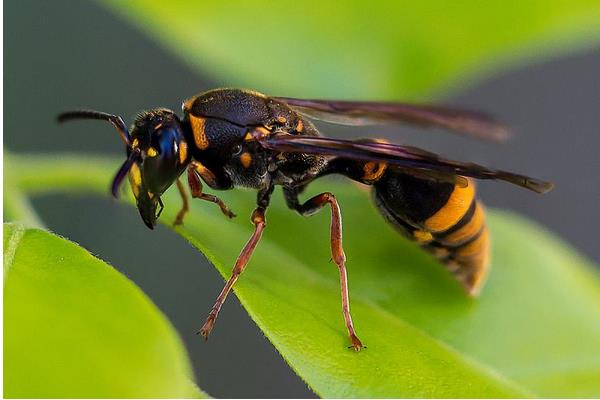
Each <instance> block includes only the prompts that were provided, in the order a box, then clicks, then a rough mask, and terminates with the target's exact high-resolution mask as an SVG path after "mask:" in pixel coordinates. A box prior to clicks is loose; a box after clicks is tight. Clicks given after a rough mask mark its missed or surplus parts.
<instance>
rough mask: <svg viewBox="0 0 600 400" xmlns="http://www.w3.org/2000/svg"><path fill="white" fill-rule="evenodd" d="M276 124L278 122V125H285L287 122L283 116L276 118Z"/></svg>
mask: <svg viewBox="0 0 600 400" xmlns="http://www.w3.org/2000/svg"><path fill="white" fill-rule="evenodd" d="M277 122H279V123H280V124H285V123H286V122H287V118H286V117H284V116H283V115H280V116H279V117H277Z"/></svg>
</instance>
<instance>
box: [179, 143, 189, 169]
mask: <svg viewBox="0 0 600 400" xmlns="http://www.w3.org/2000/svg"><path fill="white" fill-rule="evenodd" d="M187 154H188V148H187V143H186V142H185V141H183V140H182V141H181V142H179V164H183V163H185V160H187Z"/></svg>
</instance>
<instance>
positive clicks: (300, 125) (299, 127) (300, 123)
mask: <svg viewBox="0 0 600 400" xmlns="http://www.w3.org/2000/svg"><path fill="white" fill-rule="evenodd" d="M303 130H304V124H303V123H302V120H301V119H300V120H298V125H296V132H302V131H303Z"/></svg>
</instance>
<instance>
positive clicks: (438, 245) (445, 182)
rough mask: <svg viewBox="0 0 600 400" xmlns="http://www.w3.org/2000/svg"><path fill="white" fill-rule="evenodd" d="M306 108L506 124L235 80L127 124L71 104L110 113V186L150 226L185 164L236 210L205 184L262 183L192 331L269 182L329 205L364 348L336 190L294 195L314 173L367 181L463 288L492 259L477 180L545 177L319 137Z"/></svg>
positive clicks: (294, 201)
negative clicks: (121, 150)
mask: <svg viewBox="0 0 600 400" xmlns="http://www.w3.org/2000/svg"><path fill="white" fill-rule="evenodd" d="M311 118H312V119H318V120H324V121H327V122H332V123H339V124H347V125H367V124H374V123H380V122H388V123H395V122H399V123H410V124H415V125H421V126H433V127H440V128H445V129H448V130H451V131H455V132H462V133H465V134H469V135H472V136H476V137H480V138H484V139H491V140H502V139H503V138H505V137H506V136H507V134H508V130H507V129H506V128H505V127H504V126H503V125H502V124H500V123H498V122H496V121H495V120H494V119H492V118H491V117H489V116H487V115H485V114H481V113H477V112H472V111H464V110H456V109H451V108H445V107H436V106H418V105H412V104H406V103H383V102H358V101H326V100H303V99H295V98H284V97H268V96H265V95H263V94H261V93H258V92H254V91H249V90H240V89H215V90H210V91H208V92H204V93H201V94H200V95H197V96H194V97H192V98H190V99H188V100H186V101H184V103H183V117H182V118H180V117H178V116H177V115H176V114H175V113H174V112H173V111H171V110H168V109H165V108H156V109H152V110H149V111H144V112H142V113H140V114H139V115H138V116H137V117H136V118H135V121H134V123H133V125H132V126H131V128H130V129H127V127H126V125H125V123H124V122H123V119H122V118H121V117H119V116H116V115H112V114H107V113H103V112H98V111H89V110H81V111H68V112H64V113H62V114H60V115H59V116H58V120H59V121H60V122H63V121H67V120H73V119H100V120H106V121H109V122H110V123H112V124H113V125H114V127H115V128H116V129H117V131H118V133H119V135H120V137H121V140H122V141H123V142H124V143H125V146H126V150H127V159H126V160H125V162H124V163H123V165H122V166H121V168H120V169H119V170H118V172H117V174H116V176H115V178H114V180H113V182H112V188H111V192H112V194H113V196H115V197H117V195H118V191H119V186H120V185H121V183H122V181H123V180H124V178H125V177H126V176H128V177H129V182H130V184H131V188H132V190H133V194H134V196H135V198H136V205H137V208H138V210H139V213H140V216H141V217H142V220H143V221H144V223H145V224H146V226H148V228H150V229H153V228H154V226H155V225H156V220H157V218H158V217H159V215H160V212H161V211H162V209H163V203H162V201H161V195H162V194H163V193H164V192H165V191H166V190H167V189H168V188H169V187H170V186H171V185H172V184H173V183H174V182H175V183H176V185H177V187H178V189H179V192H180V194H181V197H182V199H183V207H182V208H181V210H180V211H179V213H178V214H177V218H176V220H175V224H181V223H182V221H183V217H184V215H185V214H186V212H187V211H188V199H187V194H186V190H185V188H184V185H183V184H182V182H181V180H180V179H179V177H180V175H181V174H183V173H184V171H186V169H187V180H188V184H189V187H190V191H191V194H192V197H193V198H197V199H201V200H205V201H209V202H212V203H215V204H217V205H218V206H219V207H220V209H221V211H222V212H223V214H225V215H226V216H227V217H229V218H232V217H233V216H234V214H233V213H232V212H231V210H230V209H229V208H228V207H227V205H226V204H225V203H224V202H223V201H222V200H221V199H219V198H218V197H216V196H214V195H212V194H208V193H205V192H204V190H203V184H202V182H204V183H205V184H206V185H208V186H209V187H210V188H212V189H214V190H228V189H232V188H234V187H236V186H238V187H239V186H242V187H247V188H252V189H255V190H257V192H258V193H257V198H256V208H255V209H254V211H253V213H252V216H251V221H252V223H253V224H254V233H253V234H252V236H251V237H250V239H249V240H248V242H247V243H246V245H245V246H244V248H243V249H242V251H241V253H240V255H239V256H238V258H237V261H236V263H235V265H234V267H233V271H232V274H231V277H230V278H229V280H227V282H226V284H225V286H224V287H223V290H222V291H221V293H220V294H219V296H218V297H217V300H216V302H215V304H214V306H213V308H212V309H211V311H210V313H209V314H208V317H207V319H206V322H205V323H204V325H203V326H202V328H201V329H200V331H199V333H200V334H201V335H202V336H204V338H205V339H207V338H208V335H209V334H210V332H211V330H212V329H213V326H214V323H215V320H216V318H217V316H218V315H219V311H220V310H221V306H222V305H223V303H224V301H225V299H226V298H227V295H228V294H229V292H230V291H231V288H232V287H233V285H234V283H235V282H236V281H237V279H238V277H239V276H240V274H241V273H242V272H243V271H244V269H245V267H246V265H247V264H248V261H249V260H250V257H251V256H252V252H253V251H254V249H255V248H256V245H257V244H258V242H259V240H260V238H261V236H262V233H263V230H264V229H265V226H266V218H265V214H266V211H267V208H268V206H269V200H270V198H271V194H272V193H273V190H274V188H275V186H277V185H279V186H281V187H282V188H283V193H284V196H285V200H286V203H287V206H288V207H289V208H290V209H292V210H295V211H297V212H298V213H299V214H301V215H303V216H309V215H312V214H314V213H316V212H318V211H320V210H321V209H323V208H324V207H327V206H329V207H330V210H331V254H332V259H333V261H334V262H335V263H336V264H337V266H338V269H339V274H340V285H341V295H342V311H343V316H344V320H345V323H346V328H347V329H348V334H349V336H350V341H351V344H352V345H351V346H350V347H351V348H353V349H355V350H357V351H358V350H360V349H361V348H362V347H363V344H362V343H361V341H360V340H359V338H358V336H357V335H356V332H355V330H354V326H353V323H352V317H351V315H350V302H349V298H348V279H347V273H346V265H345V264H346V256H345V254H344V249H343V246H342V218H341V213H340V206H339V204H338V202H337V200H336V198H335V196H334V194H332V193H329V192H325V193H321V194H319V195H317V196H314V197H312V198H311V199H308V200H306V201H304V202H302V201H300V200H299V195H300V194H301V193H302V191H303V190H304V189H305V188H306V186H307V185H308V184H310V182H312V181H313V180H315V179H317V178H320V177H322V176H325V175H329V174H340V175H343V176H346V177H347V178H350V179H352V180H354V181H357V182H360V183H363V184H365V185H369V186H371V187H372V190H371V192H372V195H373V198H374V201H375V205H376V207H377V208H378V209H379V211H380V212H381V214H382V215H383V216H384V217H385V219H386V220H387V221H388V222H389V223H391V224H392V225H393V226H394V227H395V228H396V229H397V230H398V231H399V232H400V233H402V234H403V235H405V236H406V237H408V238H410V239H411V240H414V241H416V242H417V243H418V244H419V245H420V246H422V247H423V248H424V249H425V250H426V251H428V252H430V253H432V254H433V255H434V256H435V257H437V258H438V259H439V260H440V261H441V262H442V263H443V264H445V265H446V266H447V268H448V269H449V270H450V271H451V273H452V274H453V275H454V276H455V277H456V279H457V280H458V281H459V282H460V283H461V284H462V285H463V287H464V288H465V289H466V291H467V292H468V293H469V294H471V295H475V294H477V292H478V291H479V290H480V289H481V286H482V284H483V282H484V279H485V277H486V274H487V270H488V266H489V258H490V256H489V244H490V238H489V234H488V230H487V227H486V224H485V213H484V208H483V206H482V204H481V202H480V201H479V200H478V199H477V197H476V192H475V183H474V179H473V178H477V179H499V180H503V181H507V182H510V183H513V184H515V185H519V186H522V187H524V188H527V189H530V190H533V191H535V192H538V193H544V192H547V191H549V190H550V189H551V188H552V184H551V183H548V182H544V181H541V180H538V179H534V178H530V177H527V176H523V175H518V174H514V173H511V172H506V171H500V170H493V169H489V168H485V167H482V166H480V165H477V164H473V163H462V162H458V161H452V160H448V159H445V158H443V157H441V156H438V155H436V154H434V153H431V152H428V151H425V150H421V149H418V148H415V147H409V146H402V145H397V144H391V143H388V142H386V141H382V140H376V139H362V140H341V139H332V138H327V137H323V136H322V135H321V134H320V133H319V131H318V130H317V129H316V127H315V126H314V124H313V123H312V122H311Z"/></svg>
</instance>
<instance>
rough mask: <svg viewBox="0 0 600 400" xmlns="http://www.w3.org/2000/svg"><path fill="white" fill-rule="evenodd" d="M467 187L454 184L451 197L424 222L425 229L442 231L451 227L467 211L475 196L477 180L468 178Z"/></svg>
mask: <svg viewBox="0 0 600 400" xmlns="http://www.w3.org/2000/svg"><path fill="white" fill-rule="evenodd" d="M468 182H469V184H468V185H467V186H466V187H459V186H457V185H455V186H454V190H453V191H452V194H451V195H450V198H449V199H448V201H447V202H446V204H444V206H443V207H442V208H440V209H439V210H438V211H437V212H436V213H435V214H433V215H432V216H431V217H429V218H427V219H426V220H425V222H424V223H423V226H424V227H425V230H428V231H430V232H434V233H435V232H442V231H445V230H447V229H450V228H451V227H453V226H454V225H456V224H457V223H458V221H460V219H461V218H462V217H463V216H464V215H465V214H466V213H467V211H468V210H469V207H470V206H471V202H472V201H473V197H474V196H475V182H473V180H472V179H469V180H468Z"/></svg>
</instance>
